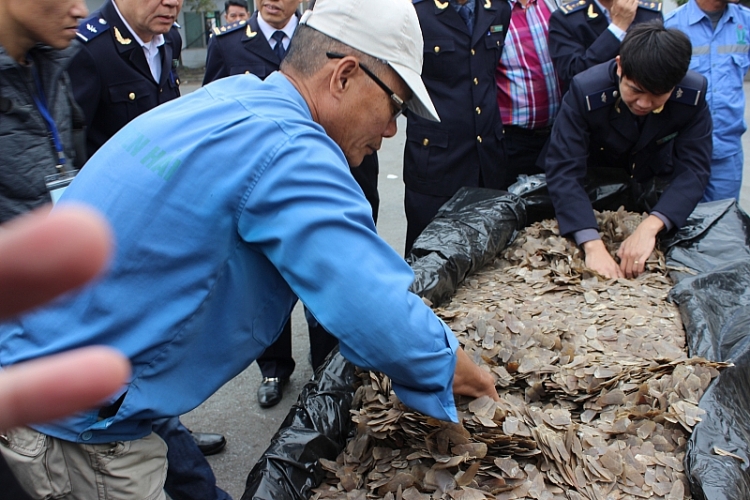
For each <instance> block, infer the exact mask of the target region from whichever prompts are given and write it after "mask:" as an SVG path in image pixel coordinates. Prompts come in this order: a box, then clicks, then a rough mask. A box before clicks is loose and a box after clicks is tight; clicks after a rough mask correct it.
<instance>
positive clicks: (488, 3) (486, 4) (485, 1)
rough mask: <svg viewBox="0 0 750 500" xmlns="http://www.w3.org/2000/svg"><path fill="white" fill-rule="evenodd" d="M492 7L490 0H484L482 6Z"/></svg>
mask: <svg viewBox="0 0 750 500" xmlns="http://www.w3.org/2000/svg"><path fill="white" fill-rule="evenodd" d="M490 7H492V0H484V8H485V9H489V8H490Z"/></svg>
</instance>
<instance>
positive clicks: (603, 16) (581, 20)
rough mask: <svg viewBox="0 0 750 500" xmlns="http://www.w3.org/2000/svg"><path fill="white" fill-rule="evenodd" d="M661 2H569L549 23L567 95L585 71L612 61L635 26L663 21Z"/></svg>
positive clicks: (552, 52) (554, 60) (553, 54)
mask: <svg viewBox="0 0 750 500" xmlns="http://www.w3.org/2000/svg"><path fill="white" fill-rule="evenodd" d="M661 8H662V2H661V0H657V1H650V0H567V1H565V2H563V4H562V5H560V8H559V9H558V10H556V11H555V12H553V13H552V17H550V20H549V52H550V57H551V58H552V63H553V64H554V66H555V71H556V72H557V76H558V78H559V79H560V85H561V87H562V92H563V94H564V93H565V92H566V91H567V90H568V86H569V85H570V81H571V80H572V79H573V77H574V76H575V75H577V74H578V73H580V72H581V71H583V70H585V69H588V68H590V67H592V66H595V65H597V64H600V63H603V62H606V61H609V60H610V59H612V58H614V57H615V56H616V55H617V54H618V53H619V51H620V43H621V42H622V39H623V38H624V37H625V33H626V32H627V30H628V28H629V27H630V26H632V25H635V24H638V23H642V22H648V21H655V20H661V19H662V15H661Z"/></svg>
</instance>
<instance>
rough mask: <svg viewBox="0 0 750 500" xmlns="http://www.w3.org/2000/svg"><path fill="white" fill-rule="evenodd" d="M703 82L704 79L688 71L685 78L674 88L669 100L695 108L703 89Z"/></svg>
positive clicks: (698, 74)
mask: <svg viewBox="0 0 750 500" xmlns="http://www.w3.org/2000/svg"><path fill="white" fill-rule="evenodd" d="M705 80H706V78H705V77H704V76H703V75H701V74H700V73H696V72H695V71H688V72H687V74H686V75H685V78H683V79H682V81H681V82H680V83H678V84H677V85H676V86H675V88H674V90H673V91H672V95H671V96H669V100H670V101H675V102H679V103H680V104H687V105H688V106H697V105H698V102H700V99H701V93H702V92H703V88H704V87H705Z"/></svg>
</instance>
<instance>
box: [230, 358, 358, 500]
mask: <svg viewBox="0 0 750 500" xmlns="http://www.w3.org/2000/svg"><path fill="white" fill-rule="evenodd" d="M357 380H358V379H357V377H356V375H355V367H354V365H353V364H351V363H349V362H348V361H347V360H346V359H344V357H343V356H342V355H341V354H340V353H339V351H338V347H336V348H335V349H334V350H333V352H332V353H331V354H329V356H328V358H326V361H325V362H324V363H323V365H322V366H321V367H320V368H319V369H318V371H317V372H316V373H315V376H314V377H313V378H312V379H311V380H310V381H309V382H308V383H307V384H305V386H304V387H303V388H302V392H301V393H300V395H299V397H298V398H297V402H296V403H295V404H294V406H292V408H291V410H289V413H288V414H287V416H286V418H285V419H284V422H282V424H281V426H280V427H279V430H278V431H277V432H276V434H275V435H274V437H273V438H272V439H271V444H270V445H269V446H268V448H267V449H266V451H265V453H263V456H262V457H261V458H260V460H259V461H258V463H256V464H255V467H253V470H252V471H250V474H249V475H248V477H247V482H246V484H245V493H244V494H243V495H242V500H251V499H253V500H254V499H258V500H269V499H289V500H293V499H302V498H309V497H310V490H312V489H313V488H315V487H317V486H318V484H320V482H321V481H322V480H323V478H324V477H325V472H324V471H322V470H321V469H320V467H318V465H317V462H318V459H319V458H327V459H329V460H336V457H337V456H338V454H339V453H340V452H341V450H342V449H343V448H344V446H345V445H346V440H347V438H348V435H349V431H350V429H351V425H352V420H351V415H350V414H349V410H350V409H351V406H352V400H353V398H354V384H355V382H356V381H357Z"/></svg>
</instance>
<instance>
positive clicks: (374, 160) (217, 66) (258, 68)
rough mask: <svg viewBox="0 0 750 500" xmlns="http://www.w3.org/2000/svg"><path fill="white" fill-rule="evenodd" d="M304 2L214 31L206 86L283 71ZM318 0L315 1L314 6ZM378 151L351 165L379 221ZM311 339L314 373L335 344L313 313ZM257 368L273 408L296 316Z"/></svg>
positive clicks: (271, 4)
mask: <svg viewBox="0 0 750 500" xmlns="http://www.w3.org/2000/svg"><path fill="white" fill-rule="evenodd" d="M299 4H300V0H259V1H258V2H257V5H258V10H257V11H256V12H255V13H254V14H253V15H252V17H251V18H250V19H249V20H247V21H244V20H240V22H237V23H235V24H232V25H229V26H227V27H226V28H225V29H224V28H222V29H218V28H217V29H215V30H214V33H213V36H212V37H211V41H210V43H209V45H208V51H207V54H206V73H205V75H204V78H203V84H204V85H207V84H209V83H211V82H213V81H216V80H218V79H220V78H224V77H227V76H230V75H238V74H245V73H250V74H253V75H255V76H257V77H258V78H260V79H265V78H266V77H267V76H268V75H270V74H271V73H273V72H274V71H278V69H279V66H280V65H281V61H283V59H284V57H285V55H286V52H287V50H288V48H289V43H290V42H291V39H292V36H294V31H295V30H296V29H297V24H298V20H299V15H298V14H297V8H298V6H299ZM313 6H314V2H311V4H310V8H311V9H312V8H313ZM379 170H380V168H379V164H378V155H377V153H373V154H370V155H367V156H365V159H364V160H363V161H362V163H361V164H360V165H359V166H357V167H354V168H352V170H351V171H352V175H353V176H354V179H355V180H356V181H357V184H359V187H361V188H362V191H363V192H364V194H365V197H366V198H367V201H369V202H370V206H371V207H372V217H373V220H374V221H375V222H376V223H377V221H378V208H379V205H380V196H379V194H378V172H379ZM307 326H308V334H309V338H310V362H311V364H312V368H313V371H314V370H317V369H318V367H319V366H320V365H322V364H323V361H325V358H326V356H328V353H330V352H331V350H332V349H333V348H334V347H336V344H337V341H336V337H334V336H332V335H331V334H329V333H328V332H326V331H325V329H324V328H323V327H322V326H320V324H319V323H318V322H317V321H316V320H315V318H312V317H310V316H309V314H308V321H307ZM257 362H258V367H259V368H260V373H261V375H262V377H263V380H262V382H261V384H260V387H258V394H257V397H258V404H259V405H260V406H261V407H262V408H270V407H272V406H275V405H277V404H278V403H279V402H281V399H282V397H283V395H284V388H285V387H286V385H287V384H288V382H289V378H290V377H291V376H292V373H293V372H294V369H295V367H296V362H295V361H294V358H293V357H292V323H291V318H290V319H289V321H288V322H287V324H286V325H284V330H283V331H282V332H281V335H280V336H279V338H278V339H277V340H276V341H275V342H274V343H273V344H271V345H270V346H268V348H267V349H266V351H265V352H264V353H263V355H262V356H261V357H259V358H258V360H257Z"/></svg>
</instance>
